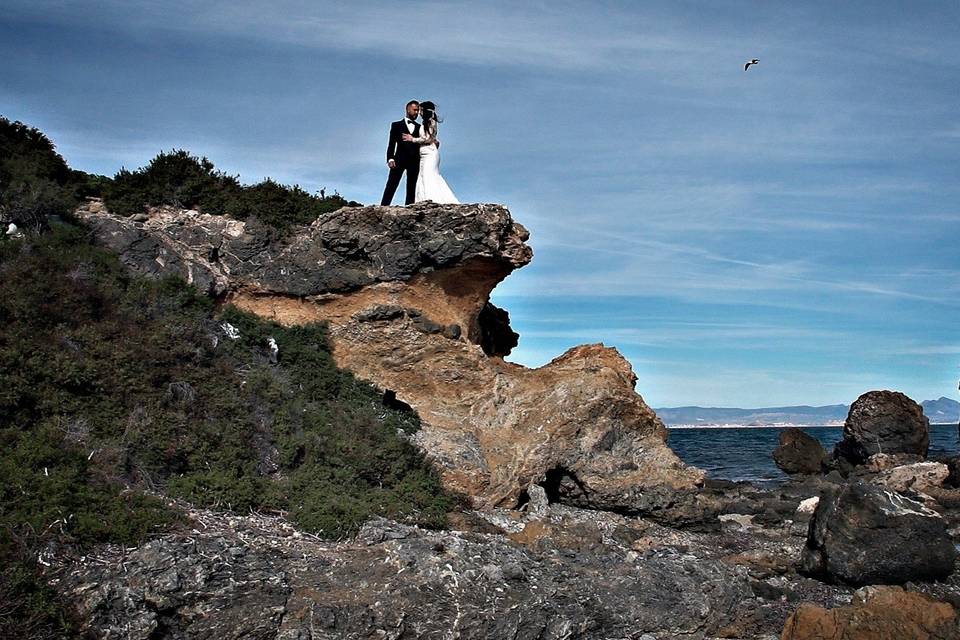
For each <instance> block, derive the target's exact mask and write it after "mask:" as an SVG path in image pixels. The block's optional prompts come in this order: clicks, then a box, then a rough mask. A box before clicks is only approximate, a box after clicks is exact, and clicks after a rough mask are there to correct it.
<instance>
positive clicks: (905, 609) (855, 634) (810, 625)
mask: <svg viewBox="0 0 960 640" xmlns="http://www.w3.org/2000/svg"><path fill="white" fill-rule="evenodd" d="M780 638H781V640H947V639H955V638H960V626H958V619H957V613H956V611H955V610H954V608H953V607H952V606H951V605H950V604H948V603H946V602H938V601H935V600H932V599H930V598H928V597H927V596H924V595H922V594H919V593H912V592H907V591H904V590H903V589H902V588H901V587H886V586H885V587H865V588H863V589H860V590H859V591H858V592H857V596H856V597H855V598H854V601H853V603H852V604H851V605H849V606H846V607H837V608H836V609H829V610H828V609H824V608H823V607H819V606H817V605H814V604H809V603H805V604H802V605H800V608H798V609H797V610H796V611H795V612H794V613H793V615H791V616H790V617H789V618H788V619H787V623H786V625H785V626H784V629H783V634H782V635H781V636H780Z"/></svg>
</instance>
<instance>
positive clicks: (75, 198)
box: [0, 116, 106, 232]
mask: <svg viewBox="0 0 960 640" xmlns="http://www.w3.org/2000/svg"><path fill="white" fill-rule="evenodd" d="M102 180H106V178H103V177H102V176H91V175H88V174H86V173H83V172H82V171H74V170H72V169H70V168H69V167H68V166H67V163H66V162H64V160H63V158H62V157H60V154H58V153H57V151H56V149H55V148H54V145H53V143H52V142H51V141H50V139H49V138H47V137H46V136H45V135H44V134H43V133H42V132H41V131H39V130H37V129H34V128H32V127H28V126H27V125H25V124H23V123H22V122H11V121H9V120H7V119H6V118H4V117H2V116H0V220H4V221H7V222H9V221H13V222H16V223H17V225H18V226H19V227H21V228H22V229H24V230H27V231H29V230H40V229H44V228H46V226H47V218H48V217H49V216H51V215H58V216H67V215H69V214H70V212H71V211H73V209H75V208H76V206H77V205H78V204H79V203H80V202H81V201H82V199H83V197H84V196H86V195H93V194H95V193H96V192H97V191H98V189H100V188H101V185H102V183H101V181H102ZM5 227H6V225H5V224H4V229H3V230H0V232H2V231H4V230H5Z"/></svg>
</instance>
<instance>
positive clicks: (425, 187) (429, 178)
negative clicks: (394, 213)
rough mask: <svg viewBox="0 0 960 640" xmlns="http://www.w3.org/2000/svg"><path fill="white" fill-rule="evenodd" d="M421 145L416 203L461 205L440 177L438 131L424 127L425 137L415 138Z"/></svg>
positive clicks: (432, 127) (431, 127) (430, 127)
mask: <svg viewBox="0 0 960 640" xmlns="http://www.w3.org/2000/svg"><path fill="white" fill-rule="evenodd" d="M413 140H414V142H421V143H426V144H421V145H420V176H419V177H418V178H417V192H416V197H415V200H416V202H423V201H424V200H432V201H433V202H436V203H438V204H460V201H459V200H457V196H455V195H453V191H451V190H450V187H449V186H448V185H447V181H446V180H444V179H443V176H442V175H440V150H439V149H438V148H437V145H436V140H437V129H436V124H433V126H429V125H426V124H425V125H424V127H423V136H422V137H420V138H414V139H413Z"/></svg>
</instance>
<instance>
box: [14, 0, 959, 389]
mask: <svg viewBox="0 0 960 640" xmlns="http://www.w3.org/2000/svg"><path fill="white" fill-rule="evenodd" d="M3 6H4V10H3V11H2V13H0V114H3V115H5V116H7V117H9V118H12V119H19V120H23V121H25V122H27V123H29V124H31V125H34V126H37V127H39V128H41V129H43V130H44V131H46V132H47V133H48V134H49V135H50V136H51V137H52V138H53V139H54V141H55V142H56V143H57V144H58V148H59V150H60V152H61V153H62V154H63V155H64V157H65V158H66V159H67V161H68V162H69V163H70V164H71V165H72V166H74V167H77V168H80V169H83V170H86V171H92V172H98V173H105V174H110V175H112V174H113V173H115V172H116V171H117V170H118V169H119V168H120V167H121V166H125V167H127V168H135V167H139V166H142V165H143V164H146V163H147V162H148V161H149V160H150V159H151V158H152V157H153V156H154V155H156V153H157V152H159V151H160V150H164V149H171V148H174V147H182V148H186V149H189V150H191V151H192V152H194V153H196V154H200V155H206V156H208V157H209V158H210V159H212V160H213V161H214V162H215V163H216V164H217V166H218V167H220V168H222V169H224V170H225V171H228V172H230V173H233V174H239V175H240V177H241V179H242V180H243V181H244V182H255V181H258V180H260V179H262V178H264V177H266V176H270V177H273V178H275V179H278V180H280V181H282V182H286V183H299V184H300V185H301V186H303V187H305V188H307V189H308V190H316V189H319V188H321V187H326V188H327V189H328V190H333V189H336V190H338V191H339V192H340V193H342V194H343V195H345V196H347V197H349V198H353V199H356V200H360V201H363V202H367V203H373V202H377V201H379V197H380V192H381V190H382V188H383V182H384V179H385V168H384V166H383V155H384V148H385V146H386V144H385V142H386V141H385V138H386V131H387V127H388V123H389V122H390V121H391V120H394V119H396V118H398V117H399V116H400V115H401V113H402V109H403V104H404V103H405V102H406V101H407V100H408V99H410V98H419V99H432V100H434V101H435V102H437V103H438V105H439V108H440V112H441V115H442V116H443V117H444V118H445V122H444V123H443V125H442V128H441V136H440V137H441V139H442V140H443V147H442V155H443V167H442V168H443V173H444V176H445V177H446V178H447V181H448V182H449V183H450V185H451V186H452V187H453V189H454V191H455V192H456V193H457V195H458V197H460V199H461V200H463V201H468V202H502V203H505V204H506V205H507V206H509V207H510V209H511V211H512V212H513V213H514V216H515V217H516V219H518V220H519V221H520V222H522V223H523V224H525V225H526V226H527V227H528V228H529V229H530V231H531V236H532V237H531V244H532V246H533V248H534V251H535V258H534V262H533V263H532V264H531V265H530V266H528V267H526V268H524V269H522V270H520V271H518V272H516V273H514V274H513V275H512V276H510V277H509V278H508V279H507V280H506V281H505V282H504V283H503V284H501V285H500V286H499V287H498V289H497V290H496V291H495V293H494V302H495V303H497V304H498V305H500V306H502V307H505V308H507V309H508V310H509V311H510V313H511V318H512V323H513V326H514V328H515V329H516V330H517V331H519V332H520V334H521V339H520V346H519V348H518V349H517V350H516V351H515V352H514V355H513V356H512V357H511V359H512V360H514V361H517V362H521V363H524V364H528V365H532V366H536V365H540V364H543V363H545V362H547V361H549V360H550V359H551V358H553V357H556V356H557V355H559V354H560V353H562V352H563V351H564V350H565V349H567V348H569V347H571V346H573V345H576V344H581V343H585V342H604V343H605V344H608V345H614V346H616V347H618V348H619V349H620V350H621V351H622V352H623V353H624V354H625V355H626V356H627V357H628V358H629V359H630V361H631V362H632V363H633V365H634V368H635V370H636V372H637V375H638V376H639V381H638V383H637V389H638V391H639V392H640V393H641V395H643V397H644V399H645V400H647V402H649V403H650V404H651V405H653V406H676V405H685V404H699V405H714V406H769V405H780V404H828V403H839V402H851V401H852V400H854V399H855V398H856V397H857V396H858V395H859V394H860V393H862V392H864V391H867V390H870V389H877V388H891V389H898V390H901V391H903V392H905V393H907V394H908V395H910V396H911V397H913V398H914V399H916V400H918V401H919V400H923V399H928V398H938V397H940V396H944V395H945V396H948V397H951V398H957V379H958V376H960V366H958V365H960V336H958V331H957V327H958V322H957V316H958V311H960V257H958V254H957V252H958V240H960V234H958V232H957V228H958V223H960V197H958V196H960V180H958V178H960V110H958V109H957V102H958V98H960V3H958V2H955V1H949V2H948V1H944V2H929V1H924V0H919V1H914V2H845V3H836V2H803V3H797V2H760V3H758V2H722V1H714V2H685V1H683V0H673V1H671V2H645V3H637V2H590V3H584V2H577V3H574V2H565V1H563V0H558V1H553V2H527V3H513V2H510V3H507V2H503V3H499V2H485V3H477V2H465V3H458V2H442V3H433V2H407V3H397V2H363V1H359V2H351V3H336V4H334V3H324V2H300V1H292V2H271V3H266V2H262V3H257V2H247V1H244V0H233V1H231V2H220V1H218V0H213V1H208V2H204V3H195V2H179V1H171V2H137V1H125V2H113V1H105V2H66V1H63V2H42V1H37V0H31V1H29V2H27V1H23V0H4V3H3ZM752 57H757V58H759V59H760V64H759V65H757V66H756V67H753V68H751V69H750V70H749V71H748V72H744V71H743V63H744V61H745V60H747V59H749V58H752Z"/></svg>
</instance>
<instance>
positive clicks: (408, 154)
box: [380, 100, 420, 206]
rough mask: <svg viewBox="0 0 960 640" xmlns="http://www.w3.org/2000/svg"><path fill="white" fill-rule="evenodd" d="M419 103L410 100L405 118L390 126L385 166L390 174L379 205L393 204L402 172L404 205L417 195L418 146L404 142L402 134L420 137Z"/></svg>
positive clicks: (418, 171)
mask: <svg viewBox="0 0 960 640" xmlns="http://www.w3.org/2000/svg"><path fill="white" fill-rule="evenodd" d="M418 115H420V103H419V102H417V101H416V100H411V101H410V102H408V103H407V117H406V118H404V119H403V120H397V121H396V122H394V123H393V124H391V125H390V139H389V141H388V142H387V166H388V167H390V173H389V175H387V186H385V187H384V188H383V198H382V199H381V200H380V204H381V205H383V206H388V205H390V204H391V203H392V202H393V194H394V193H396V192H397V187H398V186H400V178H401V177H402V176H403V172H404V171H406V172H407V199H406V202H405V204H413V201H414V198H415V196H416V193H417V176H418V175H419V174H420V145H419V144H417V143H416V142H404V141H403V134H405V133H407V134H410V135H411V136H413V137H414V138H418V137H420V123H418V122H417V116H418Z"/></svg>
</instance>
